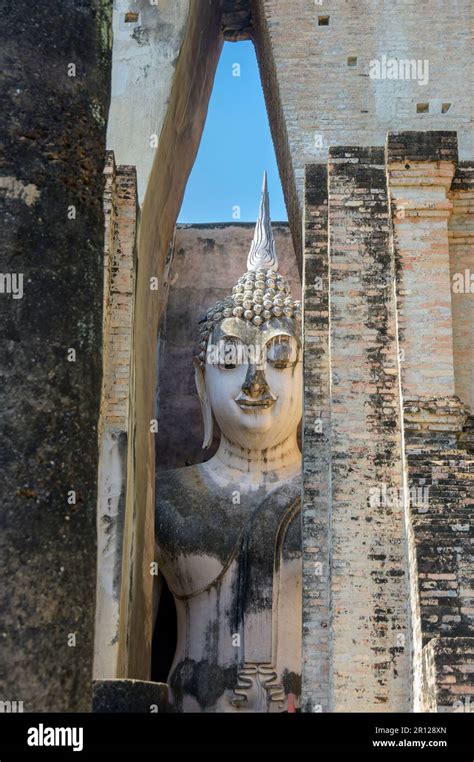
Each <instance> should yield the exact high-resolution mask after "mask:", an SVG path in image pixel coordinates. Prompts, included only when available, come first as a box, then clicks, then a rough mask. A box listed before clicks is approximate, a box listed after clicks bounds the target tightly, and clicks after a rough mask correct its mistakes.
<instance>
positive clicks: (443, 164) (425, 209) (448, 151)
mask: <svg viewBox="0 0 474 762" xmlns="http://www.w3.org/2000/svg"><path fill="white" fill-rule="evenodd" d="M386 160H387V172H388V185H389V192H390V198H391V209H392V218H393V225H394V249H395V261H396V267H397V307H398V310H397V311H398V329H399V342H400V363H401V371H402V375H401V378H402V392H403V399H404V407H405V422H406V429H407V432H408V433H413V434H414V435H415V436H416V435H417V434H421V435H424V434H426V435H427V436H425V437H424V438H425V439H427V437H429V436H431V435H432V433H433V436H435V438H436V433H437V432H438V433H439V434H443V433H444V436H445V438H447V443H448V444H451V445H453V444H455V438H454V434H453V435H452V436H451V439H449V434H450V433H451V434H452V433H453V432H459V431H461V429H462V426H463V424H464V422H465V418H466V416H465V411H464V408H463V406H462V405H461V404H460V401H459V399H458V398H457V397H455V372H454V355H453V320H452V312H451V276H450V261H449V241H448V220H449V217H450V214H451V211H452V208H453V204H452V201H451V200H450V199H449V198H448V191H449V189H450V186H451V182H452V179H453V176H454V171H455V167H456V163H457V136H456V133H455V132H402V133H390V132H389V133H388V137H387V145H386ZM438 439H439V437H438Z"/></svg>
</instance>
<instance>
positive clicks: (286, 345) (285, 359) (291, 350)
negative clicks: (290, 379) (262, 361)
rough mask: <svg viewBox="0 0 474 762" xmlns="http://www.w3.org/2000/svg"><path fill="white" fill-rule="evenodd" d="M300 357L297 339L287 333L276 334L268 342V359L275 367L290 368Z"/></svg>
mask: <svg viewBox="0 0 474 762" xmlns="http://www.w3.org/2000/svg"><path fill="white" fill-rule="evenodd" d="M297 357H298V344H297V342H296V339H294V338H293V337H292V336H287V335H286V334H280V335H279V336H274V337H273V339H271V340H270V341H269V342H268V344H267V360H268V362H269V363H270V365H272V366H273V367H274V368H279V369H283V368H289V367H290V366H291V365H293V364H294V363H295V362H296V359H297Z"/></svg>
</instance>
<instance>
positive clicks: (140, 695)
mask: <svg viewBox="0 0 474 762" xmlns="http://www.w3.org/2000/svg"><path fill="white" fill-rule="evenodd" d="M167 709H168V686H167V685H166V683H152V682H150V681H148V680H94V682H93V684H92V711H93V712H97V713H110V712H119V713H122V712H133V713H138V714H142V713H143V714H150V713H151V714H157V713H161V714H162V713H164V712H166V711H167Z"/></svg>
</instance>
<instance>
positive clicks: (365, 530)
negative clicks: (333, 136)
mask: <svg viewBox="0 0 474 762" xmlns="http://www.w3.org/2000/svg"><path fill="white" fill-rule="evenodd" d="M328 171H329V183H328V185H329V270H330V276H329V277H330V296H329V310H330V331H331V335H330V352H331V354H330V356H331V407H330V412H331V471H332V476H331V516H330V530H329V531H330V558H331V562H330V588H331V636H330V637H331V643H332V645H331V677H330V683H331V693H332V706H331V708H332V709H333V710H335V711H382V712H390V711H410V709H411V708H412V701H413V698H412V690H413V685H412V681H413V674H412V647H413V644H412V621H411V612H410V598H411V595H410V584H409V554H408V538H407V527H406V523H407V505H406V494H405V475H404V466H403V449H402V422H401V400H400V393H399V365H398V357H397V348H398V345H397V330H396V316H395V298H394V296H395V294H394V279H395V273H394V267H393V258H392V248H391V224H390V218H389V217H390V215H389V205H388V198H387V184H386V174H385V166H384V153H383V149H380V148H344V147H341V148H334V149H330V158H329V170H328Z"/></svg>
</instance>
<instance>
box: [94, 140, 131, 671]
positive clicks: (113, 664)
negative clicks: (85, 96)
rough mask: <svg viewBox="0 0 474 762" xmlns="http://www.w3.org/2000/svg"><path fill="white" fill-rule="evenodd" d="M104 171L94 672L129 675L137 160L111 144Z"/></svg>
mask: <svg viewBox="0 0 474 762" xmlns="http://www.w3.org/2000/svg"><path fill="white" fill-rule="evenodd" d="M104 174H105V178H106V183H105V191H104V214H105V251H104V320H103V340H102V344H103V374H102V397H101V405H100V419H99V468H98V480H99V483H98V500H97V599H96V616H95V638H94V677H96V678H106V677H107V678H115V677H120V676H121V673H122V672H123V670H124V664H126V661H127V656H126V654H127V642H126V640H125V638H122V637H120V629H121V624H122V623H121V618H120V599H121V596H122V595H126V594H127V588H126V581H127V579H128V575H129V569H128V565H129V562H130V553H129V552H126V553H125V554H124V547H125V548H126V549H127V550H128V545H127V539H128V538H129V536H130V531H131V529H132V527H133V516H134V511H133V507H132V506H130V504H129V509H128V511H127V510H126V505H127V499H126V498H127V471H128V462H127V461H128V458H129V456H130V448H129V407H130V385H131V365H132V363H131V353H132V333H133V317H134V309H135V304H134V290H135V280H136V269H137V261H136V259H137V252H136V231H137V224H138V206H137V181H136V172H135V168H134V167H124V166H121V165H119V166H118V167H116V165H115V161H114V156H113V152H111V151H108V152H107V157H106V167H105V170H104ZM130 508H132V510H130ZM122 582H123V584H122Z"/></svg>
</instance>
